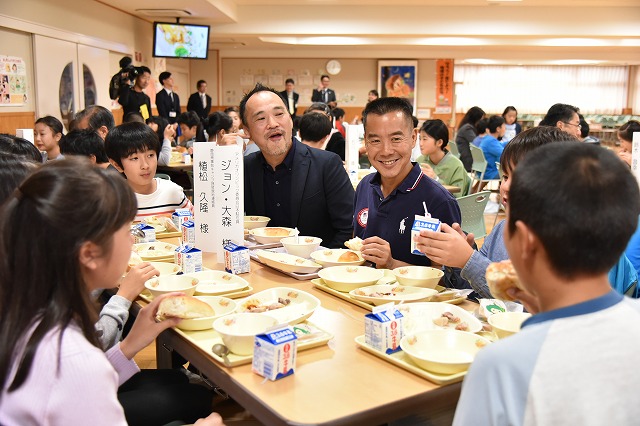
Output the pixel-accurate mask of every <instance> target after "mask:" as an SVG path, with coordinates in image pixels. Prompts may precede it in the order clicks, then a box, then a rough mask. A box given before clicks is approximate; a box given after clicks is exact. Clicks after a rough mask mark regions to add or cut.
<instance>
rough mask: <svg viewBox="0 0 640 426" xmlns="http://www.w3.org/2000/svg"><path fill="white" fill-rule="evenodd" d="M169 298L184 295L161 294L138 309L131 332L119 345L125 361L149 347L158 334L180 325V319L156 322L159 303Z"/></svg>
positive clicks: (182, 294)
mask: <svg viewBox="0 0 640 426" xmlns="http://www.w3.org/2000/svg"><path fill="white" fill-rule="evenodd" d="M171 296H184V293H167V294H163V295H162V296H158V297H156V298H154V299H153V301H152V302H151V303H149V304H148V305H147V306H145V307H144V308H142V309H140V312H138V316H137V317H136V320H135V322H134V323H133V327H131V331H129V334H128V335H127V337H125V339H124V340H123V341H122V342H121V343H120V350H121V351H122V353H123V354H124V356H126V357H127V359H131V358H133V356H134V355H135V354H137V353H138V352H140V351H141V350H142V349H144V348H146V347H147V346H149V344H151V342H153V341H154V340H155V338H156V337H158V334H160V333H162V332H163V331H165V330H166V329H167V328H169V327H175V326H176V325H178V324H179V323H180V318H167V319H165V320H163V321H160V322H157V321H156V313H157V312H158V306H159V305H160V302H161V301H162V299H165V298H167V297H171Z"/></svg>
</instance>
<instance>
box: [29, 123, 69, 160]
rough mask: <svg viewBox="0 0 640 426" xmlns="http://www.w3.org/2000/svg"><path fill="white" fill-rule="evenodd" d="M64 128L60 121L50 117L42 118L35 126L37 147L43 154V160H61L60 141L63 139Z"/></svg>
mask: <svg viewBox="0 0 640 426" xmlns="http://www.w3.org/2000/svg"><path fill="white" fill-rule="evenodd" d="M62 132H63V126H62V123H61V122H60V120H58V119H57V118H55V117H52V116H50V115H47V116H44V117H40V118H38V119H37V120H36V124H35V126H34V138H35V141H34V142H35V145H36V146H37V147H38V149H39V150H40V151H41V152H42V158H43V160H44V161H45V162H46V161H49V160H60V159H62V158H64V156H63V155H62V154H60V146H59V145H58V144H59V143H60V139H62V138H63V136H64V135H63V133H62Z"/></svg>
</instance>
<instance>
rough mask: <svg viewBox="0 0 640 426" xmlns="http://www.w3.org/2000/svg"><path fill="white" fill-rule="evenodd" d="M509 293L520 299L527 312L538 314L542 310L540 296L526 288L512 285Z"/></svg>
mask: <svg viewBox="0 0 640 426" xmlns="http://www.w3.org/2000/svg"><path fill="white" fill-rule="evenodd" d="M507 295H508V296H509V297H511V298H513V299H514V300H519V301H520V302H522V304H523V305H524V307H525V309H526V310H527V312H530V313H532V314H537V313H538V312H540V301H539V300H538V298H537V297H536V296H535V295H533V294H531V293H529V292H528V291H526V290H522V289H519V288H517V287H512V288H508V289H507Z"/></svg>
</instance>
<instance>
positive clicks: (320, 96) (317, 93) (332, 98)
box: [311, 74, 338, 108]
mask: <svg viewBox="0 0 640 426" xmlns="http://www.w3.org/2000/svg"><path fill="white" fill-rule="evenodd" d="M329 83H331V79H330V78H329V76H328V75H326V74H325V75H323V76H322V77H320V85H319V86H318V88H317V89H313V93H312V94H311V102H323V103H325V104H327V105H329V106H330V107H331V108H335V107H337V106H338V102H337V99H336V92H334V91H333V90H332V89H329Z"/></svg>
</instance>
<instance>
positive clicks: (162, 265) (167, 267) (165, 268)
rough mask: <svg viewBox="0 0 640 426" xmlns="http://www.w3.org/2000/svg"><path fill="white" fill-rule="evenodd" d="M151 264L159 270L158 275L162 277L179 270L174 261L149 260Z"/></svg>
mask: <svg viewBox="0 0 640 426" xmlns="http://www.w3.org/2000/svg"><path fill="white" fill-rule="evenodd" d="M149 263H150V264H151V266H153V267H154V268H156V269H157V270H158V272H160V276H161V277H164V276H166V275H175V274H177V273H178V272H180V270H181V268H180V265H176V264H175V263H168V262H149Z"/></svg>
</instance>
